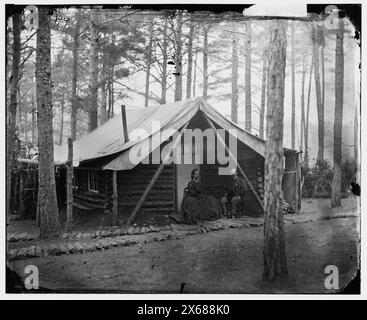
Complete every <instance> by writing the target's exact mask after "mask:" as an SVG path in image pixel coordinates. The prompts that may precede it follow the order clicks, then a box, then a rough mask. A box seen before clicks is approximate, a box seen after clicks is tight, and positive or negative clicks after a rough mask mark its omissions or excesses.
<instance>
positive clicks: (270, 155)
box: [263, 20, 288, 281]
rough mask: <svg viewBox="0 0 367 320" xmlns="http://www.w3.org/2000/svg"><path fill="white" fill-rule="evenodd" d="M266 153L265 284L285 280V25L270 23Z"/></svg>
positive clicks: (285, 23)
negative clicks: (283, 182)
mask: <svg viewBox="0 0 367 320" xmlns="http://www.w3.org/2000/svg"><path fill="white" fill-rule="evenodd" d="M270 30H271V34H270V43H269V67H268V68H269V69H268V79H269V81H268V94H267V95H268V97H267V98H268V99H267V115H266V136H267V139H266V152H265V222H264V237H265V239H264V274H263V277H264V280H266V281H273V280H276V279H278V278H284V277H286V276H287V274H288V271H287V261H286V255H285V239H284V237H285V236H284V224H283V191H282V179H283V159H284V154H283V113H284V79H285V65H286V51H287V22H286V21H281V20H275V21H274V20H272V21H271V23H270Z"/></svg>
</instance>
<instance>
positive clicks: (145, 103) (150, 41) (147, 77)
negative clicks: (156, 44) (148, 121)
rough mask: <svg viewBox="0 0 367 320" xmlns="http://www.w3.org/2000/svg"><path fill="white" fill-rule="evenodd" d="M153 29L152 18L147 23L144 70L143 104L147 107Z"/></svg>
mask: <svg viewBox="0 0 367 320" xmlns="http://www.w3.org/2000/svg"><path fill="white" fill-rule="evenodd" d="M153 30H154V20H152V22H151V23H150V25H149V43H148V51H147V54H146V57H145V59H146V72H145V102H144V106H145V107H147V106H148V104H149V80H150V68H151V65H152V47H153Z"/></svg>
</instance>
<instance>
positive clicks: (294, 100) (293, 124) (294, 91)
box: [291, 21, 296, 149]
mask: <svg viewBox="0 0 367 320" xmlns="http://www.w3.org/2000/svg"><path fill="white" fill-rule="evenodd" d="M291 49H292V56H291V67H292V122H291V130H292V133H291V147H292V149H295V147H296V81H295V77H296V71H295V61H294V21H292V25H291Z"/></svg>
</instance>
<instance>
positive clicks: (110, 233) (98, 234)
mask: <svg viewBox="0 0 367 320" xmlns="http://www.w3.org/2000/svg"><path fill="white" fill-rule="evenodd" d="M215 223H227V224H231V223H235V222H233V221H231V220H222V219H221V220H217V221H216V222H215ZM250 224H252V225H253V224H256V223H254V222H252V223H250ZM187 228H189V226H187V225H186V226H182V225H174V224H171V225H168V226H161V227H155V226H149V227H128V228H114V229H113V230H98V231H94V232H70V233H64V234H63V235H62V238H63V239H94V238H107V237H118V236H123V235H138V234H145V233H151V232H161V231H167V230H184V229H187ZM37 237H38V236H37V235H34V234H29V233H26V232H23V233H19V234H9V235H8V238H7V239H8V242H20V241H32V240H35V239H37Z"/></svg>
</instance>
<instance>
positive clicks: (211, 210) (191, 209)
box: [181, 169, 222, 224]
mask: <svg viewBox="0 0 367 320" xmlns="http://www.w3.org/2000/svg"><path fill="white" fill-rule="evenodd" d="M181 212H182V213H183V217H184V222H185V223H188V224H197V221H198V220H216V219H219V218H221V217H222V210H221V206H220V203H219V201H218V200H217V199H215V198H214V197H213V196H210V195H209V196H208V195H206V194H204V193H203V188H202V185H201V183H200V174H199V170H198V169H194V170H192V171H191V181H190V182H189V183H188V185H187V187H186V192H185V195H184V198H183V200H182V205H181Z"/></svg>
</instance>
